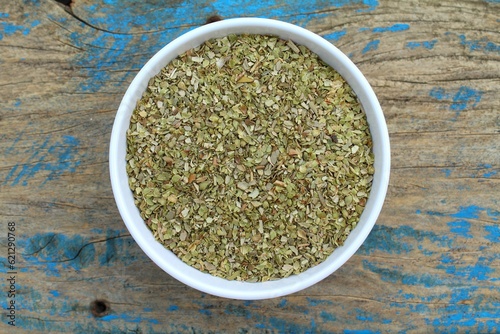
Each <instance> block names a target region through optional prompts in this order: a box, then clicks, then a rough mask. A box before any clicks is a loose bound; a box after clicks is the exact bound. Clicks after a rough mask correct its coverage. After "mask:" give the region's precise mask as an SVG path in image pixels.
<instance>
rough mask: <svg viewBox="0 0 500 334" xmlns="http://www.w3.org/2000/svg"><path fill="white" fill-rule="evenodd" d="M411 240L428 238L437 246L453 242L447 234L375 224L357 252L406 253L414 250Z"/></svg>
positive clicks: (420, 241) (444, 245)
mask: <svg viewBox="0 0 500 334" xmlns="http://www.w3.org/2000/svg"><path fill="white" fill-rule="evenodd" d="M413 240H416V241H417V244H420V243H422V242H423V241H424V240H429V241H431V242H432V243H434V244H436V245H437V246H439V247H448V248H449V247H451V246H452V243H453V240H452V239H450V238H449V237H448V236H446V235H438V234H436V233H434V232H431V231H421V230H416V229H414V228H413V227H411V226H399V227H389V226H384V225H380V224H377V225H375V226H374V228H373V230H372V231H371V233H370V235H369V236H368V238H367V239H366V240H365V242H364V243H363V245H362V246H361V247H360V249H359V250H358V252H359V253H360V254H366V255H369V254H373V253H374V252H376V251H380V252H384V253H387V254H408V253H409V252H411V251H413V250H414V247H413V244H415V242H412V241H413ZM406 241H408V242H406Z"/></svg>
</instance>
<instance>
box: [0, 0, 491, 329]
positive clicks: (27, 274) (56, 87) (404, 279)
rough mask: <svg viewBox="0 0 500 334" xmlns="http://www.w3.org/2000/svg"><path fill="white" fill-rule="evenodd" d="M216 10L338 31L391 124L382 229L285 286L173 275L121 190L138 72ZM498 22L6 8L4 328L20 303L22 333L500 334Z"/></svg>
mask: <svg viewBox="0 0 500 334" xmlns="http://www.w3.org/2000/svg"><path fill="white" fill-rule="evenodd" d="M61 1H62V0H61ZM63 2H64V1H63ZM215 14H217V15H220V16H222V17H223V18H230V17H238V16H258V17H268V18H276V19H280V20H283V21H287V22H291V23H294V24H298V25H300V26H303V27H306V28H308V29H310V30H312V31H314V32H316V33H318V34H319V35H321V36H323V37H325V38H326V39H327V40H329V41H331V42H332V43H333V44H335V45H336V46H337V47H338V48H340V49H341V50H342V51H343V52H344V53H346V54H347V55H349V57H350V58H351V59H352V60H353V61H354V63H355V64H356V65H357V66H358V67H359V68H360V69H361V71H362V72H363V73H364V74H365V76H366V77H367V79H368V81H369V82H370V83H371V84H372V85H373V88H374V90H375V92H376V93H377V95H378V97H379V99H380V102H381V105H382V108H383V110H384V113H385V116H386V120H387V123H388V127H389V132H390V137H391V145H392V166H393V167H392V171H391V181H390V186H389V191H388V196H387V199H386V202H385V206H384V208H383V211H382V213H381V215H380V218H379V219H378V222H377V224H376V226H375V228H374V229H373V231H372V233H371V234H370V236H369V238H368V239H367V240H366V242H365V243H364V244H363V246H362V247H361V249H359V251H358V252H357V253H356V254H355V256H354V257H352V258H351V259H350V260H349V261H348V262H347V263H346V264H345V265H344V266H342V267H341V268H340V269H339V270H338V271H337V272H335V273H334V274H332V275H331V276H329V277H328V278H326V279H325V280H324V281H322V282H320V283H318V284H316V285H314V286H312V287H310V288H308V289H306V290H304V291H301V292H298V293H295V294H293V295H289V296H286V297H283V298H277V299H271V300H263V301H254V302H251V301H238V300H228V299H223V298H218V297H213V296H211V295H207V294H203V293H201V292H199V291H196V290H194V289H191V288H189V287H187V286H185V285H184V284H182V283H179V282H178V281H176V280H174V279H173V278H171V277H170V276H169V275H167V274H166V273H164V272H163V271H162V270H161V269H159V268H158V267H157V266H156V265H155V264H154V263H153V262H152V261H151V260H150V259H149V258H148V257H147V256H146V255H145V254H144V253H143V252H142V250H141V249H140V248H139V247H138V246H137V245H136V243H135V242H134V240H133V239H132V237H131V236H130V234H129V233H128V231H127V229H126V228H125V225H124V223H123V221H122V220H121V218H120V215H119V214H118V211H117V209H116V206H115V202H114V199H113V195H112V192H111V186H110V181H109V174H108V147H109V146H108V145H109V138H110V133H111V128H112V124H113V120H114V117H115V113H116V111H117V108H118V105H119V103H120V100H121V98H122V96H123V94H124V93H125V90H126V89H127V86H128V84H129V83H130V82H131V80H132V79H133V77H134V76H135V74H136V73H137V72H138V70H139V69H140V68H141V66H142V65H144V63H145V62H146V61H147V60H148V59H149V58H150V57H151V56H152V55H153V54H154V53H155V52H156V51H158V50H159V49H160V48H161V47H162V46H164V45H165V44H167V43H168V42H170V41H171V40H172V39H174V38H175V37H177V36H179V35H181V34H182V33H184V32H186V31H188V30H190V29H193V28H194V27H197V26H200V25H202V24H204V23H205V21H206V20H207V18H208V17H209V16H211V15H215ZM499 14H500V3H499V1H498V0H489V1H473V0H470V1H449V0H444V1H432V0H429V1H424V0H418V1H411V2H391V1H385V0H380V1H377V0H363V1H361V0H342V1H340V0H338V1H331V2H330V1H286V2H285V1H243V2H242V3H241V4H238V5H235V4H234V3H232V2H231V1H224V0H219V1H202V2H199V3H198V4H195V1H131V0H129V1H127V0H122V1H117V0H103V1H93V0H73V2H72V3H71V4H70V5H69V6H64V5H62V4H60V3H57V2H56V1H51V0H12V1H2V2H1V3H0V126H1V130H0V139H1V141H0V157H1V160H0V189H1V193H0V221H1V231H0V240H1V250H0V257H1V259H2V263H3V266H2V267H1V269H2V272H1V273H0V274H1V276H2V277H1V282H2V290H1V293H0V296H1V297H0V300H1V305H2V308H3V309H4V310H3V311H2V315H1V319H2V322H1V325H0V332H7V331H10V332H13V331H12V329H13V328H11V327H10V326H9V325H8V323H9V322H12V321H13V318H12V317H9V315H10V314H14V315H15V325H16V329H19V330H21V329H22V330H23V331H26V332H27V331H33V332H37V331H38V332H59V331H60V332H66V331H67V332H74V333H93V332H106V333H108V332H112V333H115V332H116V333H120V332H136V333H154V332H189V333H191V332H196V333H198V332H200V333H201V332H207V333H208V332H210V333H213V332H228V333H235V332H242V333H245V332H281V333H303V332H304V333H305V332H309V333H314V332H325V333H326V332H335V333H379V332H380V333H385V332H387V333H400V332H402V333H405V332H408V333H420V332H450V333H456V332H468V331H470V332H481V333H492V332H497V331H498V330H500V226H499V224H500V221H499V219H500V204H499V199H500V182H499V180H500V174H499V170H500V151H499V149H500V146H499V143H500V99H499V94H500V33H499V31H500V15H499ZM9 228H11V231H10V233H11V234H10V240H11V242H14V243H15V246H16V248H15V259H14V258H12V257H9V256H10V255H13V254H9V252H10V253H12V250H10V251H9V250H8V239H9V234H8V233H9ZM14 239H15V240H14ZM13 260H15V262H14V261H13ZM11 265H12V267H10V266H11ZM11 283H12V284H11ZM9 291H10V293H9ZM12 294H15V296H12ZM12 301H13V302H14V304H12ZM11 305H15V311H14V312H13V311H12V307H11ZM9 308H11V310H9ZM5 309H6V310H5ZM21 332H22V331H21Z"/></svg>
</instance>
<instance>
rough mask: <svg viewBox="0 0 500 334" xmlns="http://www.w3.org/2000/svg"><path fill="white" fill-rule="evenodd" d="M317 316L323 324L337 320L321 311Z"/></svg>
mask: <svg viewBox="0 0 500 334" xmlns="http://www.w3.org/2000/svg"><path fill="white" fill-rule="evenodd" d="M319 316H320V317H321V320H323V321H324V322H334V321H336V320H337V318H336V317H335V315H333V314H331V313H329V312H326V311H321V312H320V313H319Z"/></svg>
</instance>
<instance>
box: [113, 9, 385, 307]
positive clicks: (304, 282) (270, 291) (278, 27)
mask: <svg viewBox="0 0 500 334" xmlns="http://www.w3.org/2000/svg"><path fill="white" fill-rule="evenodd" d="M243 33H247V34H248V33H250V34H262V35H264V34H266V35H276V36H279V37H281V38H283V39H291V40H293V41H294V42H295V43H297V44H302V45H304V46H306V47H308V48H309V49H310V50H311V51H313V52H315V53H316V54H317V55H319V56H320V57H321V59H322V60H323V61H325V62H326V63H328V64H329V65H330V66H332V67H333V68H334V69H335V70H337V71H338V72H339V73H340V74H341V75H342V76H343V77H344V79H345V80H346V81H347V82H348V83H349V85H350V86H351V87H352V88H353V90H354V91H355V92H356V94H357V96H358V98H359V100H360V102H361V104H362V106H363V109H364V110H365V113H366V115H367V118H368V123H369V126H370V131H371V134H372V139H373V150H374V154H375V174H374V180H373V185H372V190H371V192H370V194H369V199H368V201H367V203H366V207H365V209H364V211H363V214H362V215H361V219H360V222H359V223H358V225H357V226H356V228H355V229H354V230H353V231H352V232H351V234H350V235H349V237H348V238H347V240H346V241H345V244H344V245H343V246H342V247H339V248H337V249H336V250H335V251H334V252H333V253H332V254H331V255H330V256H329V257H328V258H327V259H326V260H325V261H324V262H323V263H321V264H319V265H317V266H315V267H313V268H310V269H308V270H307V271H305V272H303V273H301V274H299V275H292V276H290V277H287V278H283V279H280V280H277V281H269V282H263V283H247V282H238V281H228V280H225V279H222V278H219V277H215V276H212V275H210V274H206V273H202V272H200V271H198V270H197V269H195V268H193V267H191V266H189V265H187V264H185V263H184V262H182V261H181V260H180V259H179V258H177V256H175V255H174V254H173V253H172V252H170V251H169V250H167V249H165V248H164V247H163V245H162V244H160V243H159V242H157V241H156V240H155V238H154V237H153V234H152V232H151V231H150V230H149V228H148V227H147V226H146V224H145V223H144V221H143V219H142V218H141V216H140V214H139V210H138V209H137V208H136V206H135V205H134V198H133V195H132V192H131V190H130V188H129V185H128V176H127V172H126V168H125V165H126V162H125V155H126V131H127V129H128V127H129V122H130V117H131V114H132V112H133V110H134V107H135V105H136V102H137V100H139V99H140V98H141V96H142V94H143V92H144V91H145V89H146V86H147V83H148V81H149V79H150V78H151V77H153V76H155V75H156V74H157V73H158V72H159V71H160V70H161V69H162V68H163V67H165V66H166V65H167V64H168V63H169V62H170V61H171V60H172V59H174V58H176V57H177V56H178V55H180V54H182V53H184V52H185V51H187V50H189V49H191V48H193V47H196V46H198V45H200V44H202V43H203V42H204V41H206V40H208V39H210V38H217V37H222V36H225V35H228V34H243ZM109 168H110V175H111V185H112V187H113V193H114V197H115V200H116V204H117V206H118V210H119V211H120V214H121V216H122V218H123V220H124V222H125V224H126V225H127V228H128V230H129V231H130V233H131V234H132V237H133V238H134V239H135V241H136V242H137V243H138V244H139V246H140V247H141V248H142V250H143V251H144V252H145V253H146V254H147V255H148V256H149V257H150V258H151V259H152V260H153V261H154V262H155V263H156V264H157V265H158V266H160V267H161V268H162V269H163V270H164V271H166V272H167V273H168V274H170V275H171V276H173V277H175V278H176V279H178V280H179V281H181V282H183V283H185V284H187V285H189V286H191V287H193V288H195V289H198V290H201V291H203V292H206V293H209V294H212V295H217V296H221V297H226V298H234V299H246V300H255V299H265V298H273V297H279V296H283V295H287V294H290V293H294V292H297V291H299V290H302V289H305V288H307V287H309V286H311V285H313V284H315V283H317V282H319V281H320V280H322V279H324V278H325V277H327V276H328V275H330V274H331V273H333V272H334V271H335V270H337V269H338V268H339V267H340V266H341V265H343V264H344V263H345V262H346V261H347V260H348V259H349V258H350V257H351V256H352V255H353V254H354V253H355V252H356V250H357V249H358V248H359V247H360V246H361V244H362V243H363V242H364V240H365V239H366V237H367V236H368V234H369V233H370V231H371V229H372V227H373V226H374V224H375V221H376V220H377V217H378V215H379V213H380V210H381V209H382V205H383V203H384V199H385V195H386V192H387V187H388V183H389V170H390V147H389V135H388V131H387V125H386V123H385V119H384V115H383V113H382V109H381V108H380V104H379V102H378V100H377V97H376V96H375V93H374V92H373V90H372V88H371V87H370V84H369V83H368V82H367V80H366V79H365V77H364V76H363V74H361V72H360V71H359V70H358V68H357V67H356V66H355V65H354V64H353V63H352V62H351V60H350V59H349V58H348V57H347V56H345V55H344V54H343V53H342V52H341V51H339V50H338V49H337V48H336V47H335V46H333V45H332V44H330V43H329V42H328V41H327V40H325V39H323V38H322V37H320V36H318V35H316V34H314V33H312V32H310V31H309V30H306V29H303V28H301V27H298V26H295V25H292V24H289V23H285V22H281V21H276V20H269V19H260V18H237V19H228V20H223V21H219V22H216V23H212V24H208V25H204V26H202V27H199V28H197V29H194V30H192V31H190V32H188V33H186V34H184V35H182V36H180V37H179V38H177V39H175V40H174V41H172V42H171V43H169V44H168V45H167V46H165V47H164V48H163V49H161V50H160V51H159V52H158V53H157V54H156V55H155V56H154V57H153V58H151V60H149V61H148V62H147V63H146V65H145V66H144V67H143V68H142V69H141V71H140V72H139V73H138V74H137V76H136V77H135V79H134V80H133V81H132V83H131V84H130V87H129V88H128V89H127V92H126V93H125V96H124V97H123V100H122V102H121V104H120V107H119V109H118V112H117V115H116V118H115V122H114V125H113V131H112V134H111V144H110V152H109Z"/></svg>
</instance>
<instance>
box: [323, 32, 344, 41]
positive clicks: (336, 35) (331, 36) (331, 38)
mask: <svg viewBox="0 0 500 334" xmlns="http://www.w3.org/2000/svg"><path fill="white" fill-rule="evenodd" d="M346 34H347V30H346V29H343V30H340V31H335V32H332V33H330V34H327V35H324V36H323V38H325V39H327V40H329V41H330V42H337V41H338V40H339V39H341V38H342V37H344V36H345V35H346Z"/></svg>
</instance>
